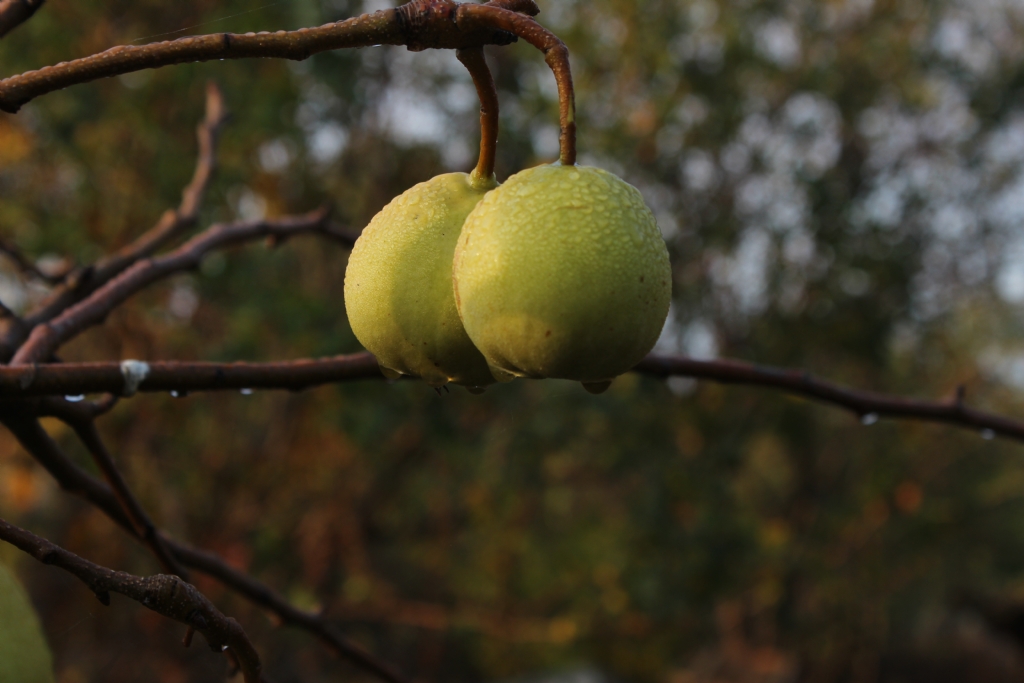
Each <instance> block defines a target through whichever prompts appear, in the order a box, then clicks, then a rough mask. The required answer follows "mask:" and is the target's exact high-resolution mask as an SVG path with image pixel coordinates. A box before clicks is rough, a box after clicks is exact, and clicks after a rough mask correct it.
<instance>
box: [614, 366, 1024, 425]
mask: <svg viewBox="0 0 1024 683" xmlns="http://www.w3.org/2000/svg"><path fill="white" fill-rule="evenodd" d="M633 371H634V372H637V373H639V374H642V375H652V376H655V377H691V378H693V379H703V380H709V381H712V382H719V383H722V384H741V385H747V386H759V387H768V388H771V389H778V390H780V391H782V392H784V393H787V394H790V395H791V396H801V397H803V398H809V399H811V400H814V401H818V402H819V403H827V404H831V405H834V406H839V407H840V408H846V409H847V410H849V411H851V412H852V413H854V414H855V415H857V416H858V417H860V418H861V419H862V420H864V421H865V422H867V423H868V424H872V423H874V422H876V421H877V420H878V419H880V418H883V417H887V418H893V419H898V420H916V421H920V422H938V423H942V424H948V425H953V426H957V427H965V428H969V429H975V430H980V431H981V432H982V434H983V435H984V436H986V437H994V436H997V435H998V436H1004V437H1007V438H1010V439H1014V440H1016V441H1024V422H1022V421H1019V420H1014V419H1011V418H1008V417H1004V416H1002V415H995V414H992V413H986V412H983V411H980V410H974V409H973V408H968V407H967V406H966V405H964V402H963V395H962V393H959V392H958V394H957V396H956V397H955V398H954V399H952V400H950V401H918V400H914V399H909V398H904V397H902V396H890V395H886V394H880V393H875V392H870V391H858V390H856V389H849V388H847V387H844V386H841V385H839V384H835V383H833V382H829V381H826V380H821V379H818V378H816V377H815V376H814V375H812V374H811V373H809V372H807V371H806V370H790V369H786V368H775V367H770V366H760V365H752V364H750V363H744V362H741V361H734V360H716V361H701V360H694V359H692V358H686V357H684V356H661V355H656V354H651V355H649V356H647V358H645V359H644V360H642V361H640V363H639V364H638V365H637V366H636V367H635V368H633Z"/></svg>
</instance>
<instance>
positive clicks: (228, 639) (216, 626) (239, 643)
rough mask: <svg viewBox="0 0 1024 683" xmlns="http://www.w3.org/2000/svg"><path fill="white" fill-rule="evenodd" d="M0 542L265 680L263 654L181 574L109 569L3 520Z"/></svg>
mask: <svg viewBox="0 0 1024 683" xmlns="http://www.w3.org/2000/svg"><path fill="white" fill-rule="evenodd" d="M0 539H2V540H4V541H6V542H7V543H10V544H11V545H13V546H15V547H17V548H19V549H21V550H23V551H25V552H26V553H28V554H29V555H31V556H32V557H34V558H36V559H37V560H39V561H40V562H42V563H43V564H49V565H53V566H55V567H60V568H61V569H63V570H65V571H67V572H69V573H71V574H73V575H74V576H76V577H78V578H79V579H81V581H82V582H83V583H85V585H86V586H88V587H89V590H91V591H92V592H93V593H95V594H96V597H97V598H99V600H100V602H102V603H103V604H104V605H109V604H110V594H111V593H119V594H120V595H123V596H125V597H127V598H130V599H132V600H134V601H136V602H138V603H140V604H142V605H144V606H146V607H148V608H149V609H151V610H153V611H154V612H157V613H159V614H162V615H163V616H165V617H168V618H170V619H173V620H175V621H178V622H181V623H182V624H185V625H186V626H188V627H189V628H190V629H195V630H196V631H198V632H199V633H201V634H203V637H204V638H206V642H207V643H208V644H209V645H210V649H212V650H213V651H214V652H223V651H227V650H230V651H231V653H232V655H234V657H235V659H236V660H237V662H238V664H239V667H240V668H241V670H242V675H243V677H244V679H245V683H260V681H261V680H262V677H261V669H262V666H261V664H260V656H259V654H258V653H257V652H256V648H255V647H253V645H252V643H251V642H250V641H249V637H248V636H247V635H246V634H245V631H244V630H242V627H241V625H239V623H238V622H237V621H235V620H234V619H232V618H231V617H226V616H224V615H223V614H222V613H221V612H220V610H218V609H217V608H216V607H214V605H213V603H212V602H210V601H209V599H208V598H207V597H206V596H205V595H203V594H202V593H200V592H199V591H198V590H196V588H195V587H194V586H192V585H191V584H188V583H186V582H184V581H182V580H181V579H180V578H178V577H177V576H168V575H166V574H157V575H155V576H146V577H142V576H135V575H133V574H127V573H125V572H118V571H114V570H112V569H107V568H106V567H101V566H100V565H98V564H93V563H92V562H89V561H88V560H85V559H83V558H81V557H79V556H78V555H75V554H74V553H72V552H70V551H67V550H64V549H63V548H61V547H60V546H58V545H55V544H53V543H51V542H50V541H48V540H46V539H45V538H40V537H39V536H36V535H35V534H33V533H31V532H28V531H25V530H24V529H20V528H18V527H16V526H14V525H13V524H11V523H9V522H7V521H5V520H3V519H0Z"/></svg>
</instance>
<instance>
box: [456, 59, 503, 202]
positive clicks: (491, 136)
mask: <svg viewBox="0 0 1024 683" xmlns="http://www.w3.org/2000/svg"><path fill="white" fill-rule="evenodd" d="M455 56H456V57H458V58H459V61H460V62H462V64H463V65H464V66H465V67H466V69H467V70H468V71H469V74H470V75H471V76H472V77H473V85H475V86H476V94H477V96H478V97H479V98H480V160H479V161H478V162H477V164H476V169H474V170H473V178H474V179H475V180H477V181H483V182H492V181H493V178H494V157H495V154H496V153H497V149H498V89H497V87H495V85H494V78H493V77H492V76H491V70H490V69H489V68H487V60H486V59H484V48H483V46H479V47H469V48H464V49H462V50H456V51H455Z"/></svg>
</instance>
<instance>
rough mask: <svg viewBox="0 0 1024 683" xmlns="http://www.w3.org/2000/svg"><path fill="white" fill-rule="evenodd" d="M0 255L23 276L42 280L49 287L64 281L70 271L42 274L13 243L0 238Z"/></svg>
mask: <svg viewBox="0 0 1024 683" xmlns="http://www.w3.org/2000/svg"><path fill="white" fill-rule="evenodd" d="M0 253H3V254H5V255H6V256H7V258H9V259H10V260H11V261H13V262H14V265H15V266H17V267H18V270H20V271H21V272H22V273H23V274H24V275H27V276H28V277H32V278H35V279H37V280H42V281H43V282H46V283H48V284H51V285H56V284H59V283H61V282H63V281H64V278H66V277H67V276H68V273H69V272H70V269H67V270H64V271H63V272H60V273H56V274H54V273H44V272H43V271H42V270H40V269H39V266H37V265H36V264H34V263H32V260H31V259H30V258H28V257H27V256H25V254H23V253H22V252H21V249H19V248H18V247H17V246H16V245H15V244H14V243H13V242H10V241H8V240H6V239H3V238H2V237H0Z"/></svg>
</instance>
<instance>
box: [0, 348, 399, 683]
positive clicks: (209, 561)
mask: <svg viewBox="0 0 1024 683" xmlns="http://www.w3.org/2000/svg"><path fill="white" fill-rule="evenodd" d="M367 355H368V354H367ZM374 363H376V362H374ZM78 405H81V404H78ZM60 413H63V411H60ZM60 413H58V411H54V404H53V402H43V403H40V404H35V405H33V404H32V402H26V401H21V402H20V403H19V405H18V406H17V407H16V408H14V409H11V410H8V411H4V412H0V422H2V423H3V425H4V426H5V427H7V429H8V430H10V431H11V433H12V434H13V435H14V437H15V438H16V439H17V440H18V443H20V444H21V446H22V448H24V449H25V450H26V451H28V452H29V454H30V455H32V457H33V458H35V459H36V461H37V462H39V464H41V465H42V466H43V467H44V468H45V469H46V471H47V472H49V473H50V475H51V476H52V477H53V478H54V479H55V480H56V481H57V483H58V484H59V485H60V487H61V488H63V489H64V490H65V491H68V492H70V493H74V494H76V495H79V496H81V497H82V498H84V499H86V500H87V501H89V502H90V503H92V504H93V505H95V506H96V507H97V508H99V509H100V510H101V511H102V512H103V513H104V514H105V515H107V517H109V518H110V519H111V520H112V521H113V522H115V523H116V524H117V525H119V526H120V527H122V528H123V529H124V530H125V531H127V532H128V533H129V534H131V535H132V536H133V537H135V538H140V536H139V534H138V531H137V529H136V527H135V525H134V524H133V522H132V520H131V519H130V518H129V517H128V515H127V514H126V513H125V512H124V509H123V508H122V506H121V504H120V503H119V501H118V499H117V497H116V496H115V494H114V492H113V491H112V490H111V489H110V487H109V486H108V485H107V484H105V483H104V482H102V481H100V480H99V479H97V478H96V477H93V476H92V475H90V474H89V473H88V472H86V471H85V470H83V469H82V468H81V467H79V466H78V465H76V464H75V463H74V462H72V461H71V459H70V458H69V457H68V456H67V455H66V454H65V453H64V452H63V451H62V450H61V448H60V446H58V445H57V443H56V442H55V441H54V440H53V438H52V437H50V435H49V434H47V432H46V430H45V429H43V427H42V425H41V424H39V420H38V419H37V416H39V415H58V416H59V414H60ZM158 534H159V536H160V537H161V539H162V541H163V543H164V544H165V545H166V547H167V548H168V549H169V550H170V552H171V553H173V555H174V556H175V557H176V558H177V559H178V560H179V561H180V562H181V563H182V564H184V565H186V566H188V567H192V568H193V569H195V570H197V571H200V572H202V573H204V574H207V575H209V576H211V577H213V578H215V579H217V580H218V581H220V582H221V583H223V584H224V585H225V586H227V587H228V588H230V589H231V590H233V591H235V592H237V593H238V594H240V595H242V596H244V597H245V598H247V599H248V600H250V601H251V602H253V603H255V604H257V605H260V606H261V607H264V608H266V609H267V610H268V611H270V612H272V613H273V614H274V615H275V616H276V617H277V618H278V619H279V620H280V621H281V623H282V624H290V625H292V626H296V627H298V628H301V629H303V630H305V631H308V632H310V633H312V634H313V635H314V636H316V637H317V638H318V639H320V640H321V641H322V642H323V643H325V644H326V645H327V646H328V647H330V648H331V649H332V650H333V651H334V652H335V654H337V655H339V656H341V657H343V658H346V659H348V660H350V661H351V662H353V663H354V664H356V665H357V666H360V667H362V668H364V669H366V670H367V671H370V672H372V673H374V674H376V675H378V676H380V677H381V678H383V679H384V680H387V681H389V682H390V683H409V682H408V680H407V679H406V678H404V677H403V676H402V675H401V674H399V673H398V672H397V671H396V670H395V669H394V668H393V667H391V666H390V665H388V664H386V663H384V662H382V661H381V660H379V659H377V658H376V657H374V656H373V655H371V654H370V653H368V652H366V651H365V650H364V649H363V648H361V647H359V646H358V645H356V644H355V643H353V642H351V641H350V640H348V639H346V638H344V637H343V636H341V635H340V634H338V633H337V631H336V630H335V629H334V627H333V626H331V624H330V622H328V621H327V620H325V619H324V618H323V617H321V616H319V615H317V614H314V613H312V612H306V611H303V610H300V609H298V608H296V607H294V606H293V605H291V604H290V603H289V602H288V601H287V600H285V599H284V598H283V597H281V596H280V595H279V594H278V593H276V592H275V591H273V590H272V589H271V588H269V587H268V586H266V585H265V584H263V583H262V582H260V581H258V580H256V579H255V578H253V577H251V576H249V575H248V574H245V573H244V572H241V571H238V570H237V569H234V568H232V567H231V566H229V565H228V564H227V563H226V562H224V561H223V560H222V559H221V558H219V557H218V556H217V555H215V554H213V553H209V552H206V551H203V550H199V549H198V548H195V547H192V546H190V545H187V544H185V543H181V542H179V541H175V540H173V539H171V538H168V537H167V536H166V535H164V534H162V533H160V532H158ZM140 540H141V538H140Z"/></svg>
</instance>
